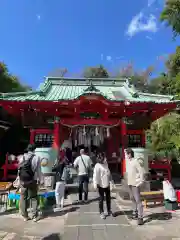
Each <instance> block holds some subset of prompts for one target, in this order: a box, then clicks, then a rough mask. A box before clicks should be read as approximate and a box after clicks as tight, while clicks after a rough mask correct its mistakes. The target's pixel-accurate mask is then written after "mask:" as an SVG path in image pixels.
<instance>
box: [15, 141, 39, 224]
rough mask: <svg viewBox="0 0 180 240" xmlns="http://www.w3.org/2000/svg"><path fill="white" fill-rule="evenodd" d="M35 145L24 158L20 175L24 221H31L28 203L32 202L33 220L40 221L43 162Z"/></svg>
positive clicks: (31, 145) (32, 145) (21, 207)
mask: <svg viewBox="0 0 180 240" xmlns="http://www.w3.org/2000/svg"><path fill="white" fill-rule="evenodd" d="M35 149H36V147H35V145H34V144H29V145H28V147H27V149H26V150H27V152H26V153H24V155H23V156H22V161H21V162H20V164H19V169H18V174H19V181H20V189H21V192H20V194H21V197H20V209H21V214H22V216H23V218H24V221H27V220H29V217H28V212H27V208H28V202H29V200H31V201H32V220H33V221H34V222H36V221H37V220H38V185H39V184H40V183H41V160H40V158H39V157H38V156H37V155H36V154H35V152H34V151H35Z"/></svg>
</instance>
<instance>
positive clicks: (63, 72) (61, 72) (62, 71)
mask: <svg viewBox="0 0 180 240" xmlns="http://www.w3.org/2000/svg"><path fill="white" fill-rule="evenodd" d="M67 73H68V69H67V68H57V69H55V70H53V71H52V72H50V73H49V74H48V76H50V77H64V76H65V75H66V74H67Z"/></svg>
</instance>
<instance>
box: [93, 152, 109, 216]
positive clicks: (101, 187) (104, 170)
mask: <svg viewBox="0 0 180 240" xmlns="http://www.w3.org/2000/svg"><path fill="white" fill-rule="evenodd" d="M93 185H94V188H95V189H97V190H98V192H99V212H100V216H101V218H102V219H105V218H106V216H105V214H104V195H105V196H106V205H107V213H108V216H113V214H112V211H111V189H110V188H111V173H110V170H109V168H108V164H107V160H106V157H105V154H104V153H100V154H98V155H97V163H96V165H95V167H94V173H93Z"/></svg>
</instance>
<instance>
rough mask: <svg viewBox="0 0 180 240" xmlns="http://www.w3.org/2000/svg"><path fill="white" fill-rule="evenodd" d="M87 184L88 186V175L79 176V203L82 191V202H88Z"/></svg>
mask: <svg viewBox="0 0 180 240" xmlns="http://www.w3.org/2000/svg"><path fill="white" fill-rule="evenodd" d="M88 184H89V176H88V175H80V176H79V201H81V200H82V194H83V190H84V200H85V201H87V200H88Z"/></svg>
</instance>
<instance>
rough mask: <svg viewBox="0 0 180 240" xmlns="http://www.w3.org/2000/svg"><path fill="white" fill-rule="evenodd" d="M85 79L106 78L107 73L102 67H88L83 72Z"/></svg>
mask: <svg viewBox="0 0 180 240" xmlns="http://www.w3.org/2000/svg"><path fill="white" fill-rule="evenodd" d="M83 75H84V77H85V78H108V77H109V74H108V71H107V70H106V69H105V68H104V67H103V66H102V65H100V66H97V67H88V68H86V69H85V71H84V74H83Z"/></svg>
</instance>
